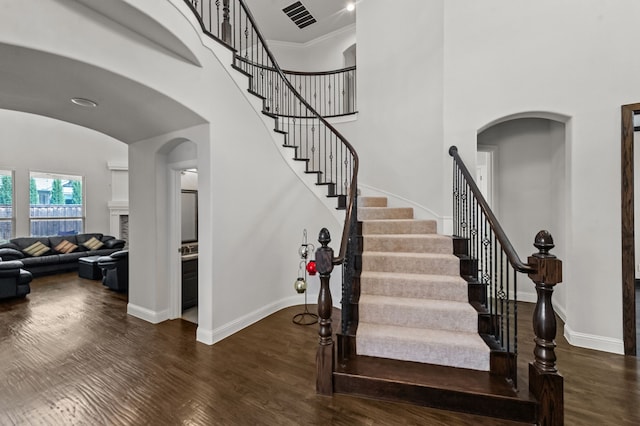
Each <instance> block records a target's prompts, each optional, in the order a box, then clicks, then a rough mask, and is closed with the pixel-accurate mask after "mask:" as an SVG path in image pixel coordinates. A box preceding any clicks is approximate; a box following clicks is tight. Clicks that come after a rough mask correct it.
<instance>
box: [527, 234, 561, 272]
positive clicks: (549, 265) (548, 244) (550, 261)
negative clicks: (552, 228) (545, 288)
mask: <svg viewBox="0 0 640 426" xmlns="http://www.w3.org/2000/svg"><path fill="white" fill-rule="evenodd" d="M533 245H534V246H535V247H536V248H537V249H538V253H534V254H533V255H531V256H529V258H528V259H527V262H528V263H529V265H531V266H532V267H533V268H534V269H535V270H536V271H535V272H532V273H530V274H529V278H531V280H532V281H533V282H534V283H536V284H547V285H555V284H557V283H559V282H562V261H561V260H560V259H558V258H557V257H555V256H554V255H553V254H551V253H549V251H550V250H551V249H552V248H554V247H555V244H554V243H553V236H552V235H551V233H550V232H549V231H544V230H543V231H540V232H538V233H537V234H536V238H535V240H534V243H533Z"/></svg>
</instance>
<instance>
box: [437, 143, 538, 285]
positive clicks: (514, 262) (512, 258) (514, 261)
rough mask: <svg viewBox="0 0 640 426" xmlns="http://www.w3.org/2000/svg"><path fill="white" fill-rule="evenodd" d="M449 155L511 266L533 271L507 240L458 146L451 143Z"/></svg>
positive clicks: (520, 270)
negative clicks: (461, 156)
mask: <svg viewBox="0 0 640 426" xmlns="http://www.w3.org/2000/svg"><path fill="white" fill-rule="evenodd" d="M449 155H450V156H452V157H453V159H454V161H455V162H456V164H457V165H458V168H459V169H460V171H461V172H462V174H463V175H464V177H465V179H466V181H467V183H468V185H469V188H470V189H471V192H472V193H473V195H474V197H475V198H476V200H477V201H478V204H479V205H480V208H481V209H482V212H483V213H484V214H485V216H486V218H487V220H488V221H489V224H490V225H491V228H492V229H493V231H494V232H495V234H496V238H497V239H498V241H500V244H501V245H502V249H503V250H504V252H505V254H506V255H507V259H508V260H509V263H510V264H511V266H513V268H514V269H515V270H516V271H518V272H523V273H525V274H530V273H533V272H535V269H534V268H533V267H532V266H531V265H529V264H528V263H525V262H523V261H522V260H521V259H520V257H519V256H518V253H517V252H516V249H515V248H514V247H513V244H511V241H509V238H508V237H507V234H506V233H505V232H504V229H502V225H500V222H498V219H497V218H496V216H495V214H493V211H492V210H491V207H489V203H487V200H485V198H484V196H483V195H482V192H480V188H478V185H476V182H475V180H474V179H473V177H472V176H471V173H469V169H467V166H465V164H464V162H463V161H462V158H460V155H458V148H457V147H456V146H454V145H452V146H451V147H450V148H449Z"/></svg>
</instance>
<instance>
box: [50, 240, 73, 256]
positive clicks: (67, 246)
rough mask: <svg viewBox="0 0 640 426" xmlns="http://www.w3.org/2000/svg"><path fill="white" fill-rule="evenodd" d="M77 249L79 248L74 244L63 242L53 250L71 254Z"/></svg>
mask: <svg viewBox="0 0 640 426" xmlns="http://www.w3.org/2000/svg"><path fill="white" fill-rule="evenodd" d="M77 248H78V246H77V245H75V244H73V243H72V242H71V241H67V240H62V242H61V243H60V244H58V245H57V246H55V247H54V248H53V249H54V250H55V251H57V252H58V253H71V252H72V251H74V250H75V249H77Z"/></svg>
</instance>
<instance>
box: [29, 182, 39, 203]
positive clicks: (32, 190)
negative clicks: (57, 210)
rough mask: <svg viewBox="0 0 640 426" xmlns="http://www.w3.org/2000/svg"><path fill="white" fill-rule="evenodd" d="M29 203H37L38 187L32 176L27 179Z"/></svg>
mask: <svg viewBox="0 0 640 426" xmlns="http://www.w3.org/2000/svg"><path fill="white" fill-rule="evenodd" d="M29 203H31V204H38V188H37V187H36V180H35V179H34V178H31V179H29Z"/></svg>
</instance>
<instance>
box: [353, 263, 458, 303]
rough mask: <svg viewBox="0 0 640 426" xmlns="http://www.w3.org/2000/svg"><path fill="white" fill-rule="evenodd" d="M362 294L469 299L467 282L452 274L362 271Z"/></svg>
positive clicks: (455, 299)
mask: <svg viewBox="0 0 640 426" xmlns="http://www.w3.org/2000/svg"><path fill="white" fill-rule="evenodd" d="M360 293H361V294H372V295H378V296H395V297H415V298H420V299H437V300H454V301H457V302H465V303H466V302H468V300H469V290H468V284H467V282H466V281H465V280H464V279H462V278H461V277H460V276H452V275H427V274H407V273H398V272H375V271H365V272H362V273H361V274H360Z"/></svg>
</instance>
